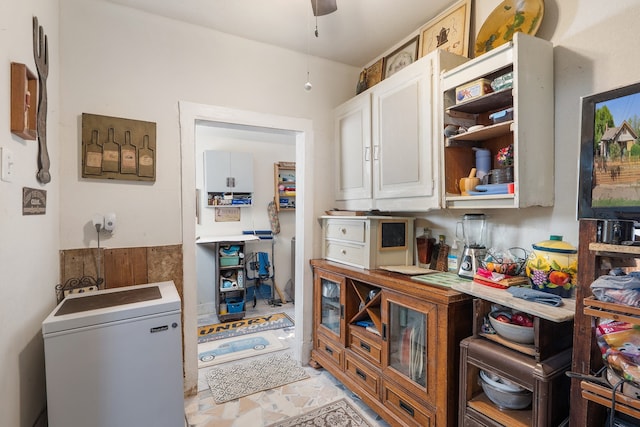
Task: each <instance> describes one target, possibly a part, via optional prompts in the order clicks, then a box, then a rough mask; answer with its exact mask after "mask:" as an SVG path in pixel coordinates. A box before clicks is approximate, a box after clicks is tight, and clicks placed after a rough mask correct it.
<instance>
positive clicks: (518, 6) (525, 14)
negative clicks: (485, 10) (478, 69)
mask: <svg viewBox="0 0 640 427" xmlns="http://www.w3.org/2000/svg"><path fill="white" fill-rule="evenodd" d="M543 16H544V1H543V0H504V1H503V2H502V3H500V4H499V5H498V7H496V8H495V9H494V10H493V12H491V14H490V15H489V16H488V17H487V20H486V21H485V22H484V24H482V28H480V31H479V32H478V36H477V37H476V46H475V56H479V55H482V54H483V53H485V52H488V51H490V50H491V49H494V48H496V47H498V46H500V45H502V44H504V43H507V42H509V41H511V39H513V34H514V33H517V32H518V31H520V32H523V33H526V34H529V35H532V36H533V35H535V34H536V32H537V31H538V28H540V23H541V22H542V17H543Z"/></svg>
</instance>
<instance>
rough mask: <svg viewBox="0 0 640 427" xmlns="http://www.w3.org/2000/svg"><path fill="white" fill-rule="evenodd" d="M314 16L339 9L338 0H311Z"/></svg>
mask: <svg viewBox="0 0 640 427" xmlns="http://www.w3.org/2000/svg"><path fill="white" fill-rule="evenodd" d="M311 7H312V8H313V15H314V16H322V15H328V14H329V13H332V12H335V11H336V10H338V5H337V4H336V0H311Z"/></svg>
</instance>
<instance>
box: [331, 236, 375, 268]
mask: <svg viewBox="0 0 640 427" xmlns="http://www.w3.org/2000/svg"><path fill="white" fill-rule="evenodd" d="M324 244H325V252H324V253H325V258H326V259H329V260H333V261H338V262H344V263H347V264H352V265H356V266H358V267H367V268H368V262H367V263H366V265H365V258H366V256H365V255H366V254H365V247H364V246H358V245H355V244H348V243H342V242H337V241H334V240H325V242H324Z"/></svg>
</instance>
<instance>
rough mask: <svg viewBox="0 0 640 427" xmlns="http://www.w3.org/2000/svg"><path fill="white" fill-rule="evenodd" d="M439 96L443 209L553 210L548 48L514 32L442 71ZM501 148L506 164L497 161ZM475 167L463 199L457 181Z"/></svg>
mask: <svg viewBox="0 0 640 427" xmlns="http://www.w3.org/2000/svg"><path fill="white" fill-rule="evenodd" d="M532 82H535V84H532ZM442 92H443V99H442V102H443V105H442V107H443V112H444V114H443V115H442V117H443V123H442V128H443V130H444V136H443V149H442V150H441V152H442V160H441V163H442V164H443V173H442V184H441V185H442V189H441V190H442V191H441V193H442V195H443V196H442V197H443V200H442V207H444V208H461V209H469V208H521V207H528V206H552V205H553V199H554V197H553V185H554V177H553V173H554V172H553V171H554V166H553V161H552V160H549V155H548V153H550V152H553V139H554V138H553V133H554V130H553V126H554V118H553V105H554V101H553V46H552V45H551V44H550V43H549V42H547V41H545V40H542V39H539V38H536V37H532V36H528V35H526V34H522V33H517V34H516V35H515V36H514V39H513V41H511V42H510V43H506V44H504V45H502V46H499V47H497V48H496V49H493V50H491V51H489V52H487V53H485V54H483V55H481V56H479V57H477V58H475V59H472V60H469V61H468V62H466V63H464V64H462V65H459V66H458V67H456V68H454V69H452V70H449V71H446V72H445V73H443V77H442ZM505 151H510V152H511V153H512V155H510V158H511V160H509V161H507V162H503V163H499V162H498V159H497V158H496V156H497V155H498V154H499V153H500V152H505ZM479 153H482V155H480V154H479ZM479 157H483V158H484V161H483V162H482V164H479V163H480V162H479V161H478V162H477V160H478V158H479ZM487 157H488V163H489V164H488V165H486V161H487ZM474 168H475V169H476V173H477V175H476V177H477V178H480V179H481V181H480V182H481V183H480V185H479V186H478V187H476V189H474V190H472V191H471V192H467V191H466V190H465V194H462V191H461V189H460V186H459V182H460V179H461V178H465V177H469V174H470V172H471V171H472V169H474ZM484 169H487V170H484ZM483 179H484V180H483ZM509 183H514V185H513V186H509V185H507V184H509ZM467 193H469V195H467Z"/></svg>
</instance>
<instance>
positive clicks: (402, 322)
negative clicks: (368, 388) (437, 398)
mask: <svg viewBox="0 0 640 427" xmlns="http://www.w3.org/2000/svg"><path fill="white" fill-rule="evenodd" d="M389 308H390V313H389V326H390V327H389V366H391V367H392V368H393V369H395V370H396V371H398V372H400V373H401V374H402V375H404V376H406V377H409V378H410V379H411V381H413V382H415V383H417V384H419V385H421V386H423V387H424V386H425V384H426V374H425V370H426V368H427V350H426V342H425V341H426V340H425V338H426V334H425V325H426V320H427V319H426V315H425V314H424V313H421V312H419V311H415V310H412V309H410V308H407V307H404V306H401V305H398V304H393V303H391V304H390V305H389Z"/></svg>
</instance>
